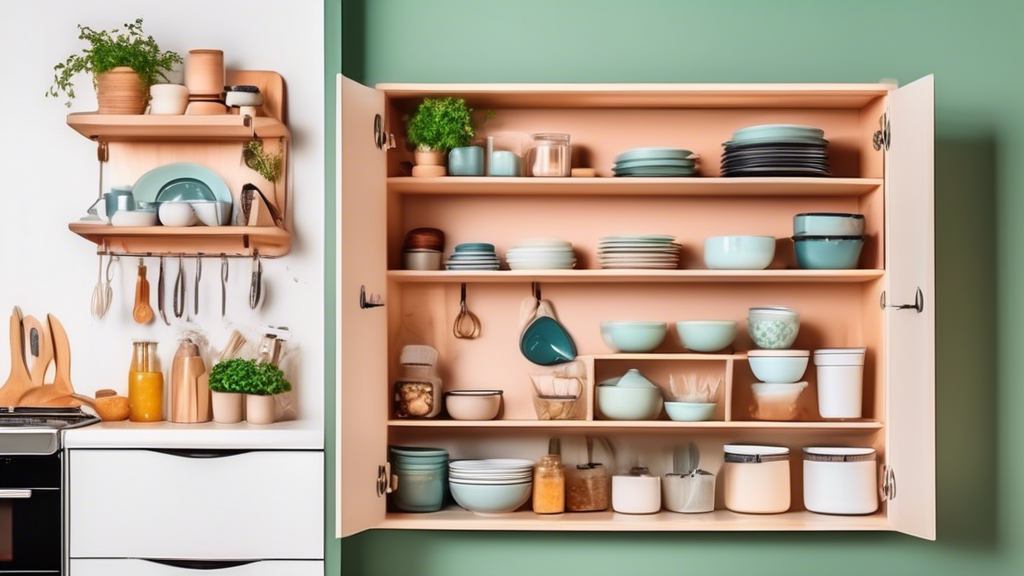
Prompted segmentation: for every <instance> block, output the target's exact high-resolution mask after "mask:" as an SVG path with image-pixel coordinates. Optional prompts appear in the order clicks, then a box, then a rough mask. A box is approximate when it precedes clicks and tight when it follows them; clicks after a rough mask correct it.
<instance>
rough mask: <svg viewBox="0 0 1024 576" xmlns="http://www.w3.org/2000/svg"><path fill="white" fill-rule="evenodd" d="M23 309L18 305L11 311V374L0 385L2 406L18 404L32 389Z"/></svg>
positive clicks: (0, 404)
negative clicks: (26, 361) (26, 363)
mask: <svg viewBox="0 0 1024 576" xmlns="http://www.w3.org/2000/svg"><path fill="white" fill-rule="evenodd" d="M22 325H23V324H22V320H21V309H20V308H18V307H17V306H15V307H14V311H13V312H11V325H10V333H11V339H10V341H11V374H10V376H8V377H7V382H6V383H4V385H3V386H2V387H0V406H17V405H18V404H19V401H20V400H21V397H22V396H24V395H25V393H27V392H29V391H30V390H32V378H31V376H30V375H29V373H28V367H27V366H26V365H25V351H24V350H23V349H22V343H23V342H24V341H25V334H24V331H23V329H22Z"/></svg>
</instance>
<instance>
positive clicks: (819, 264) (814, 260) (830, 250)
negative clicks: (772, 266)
mask: <svg viewBox="0 0 1024 576" xmlns="http://www.w3.org/2000/svg"><path fill="white" fill-rule="evenodd" d="M793 246H794V248H795V250H796V263H797V265H798V266H800V267H801V268H804V269H808V270H852V269H854V268H856V267H857V261H858V260H860V251H861V248H863V247H864V237H863V236H794V237H793Z"/></svg>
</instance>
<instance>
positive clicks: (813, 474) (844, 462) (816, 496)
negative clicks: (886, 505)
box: [804, 447, 878, 514]
mask: <svg viewBox="0 0 1024 576" xmlns="http://www.w3.org/2000/svg"><path fill="white" fill-rule="evenodd" d="M877 479H878V474H877V465H876V463H875V449H874V448H812V447H808V448H804V506H805V507H806V508H807V509H808V510H810V511H811V512H817V513H819V514H872V513H874V512H875V511H876V510H878V480H877Z"/></svg>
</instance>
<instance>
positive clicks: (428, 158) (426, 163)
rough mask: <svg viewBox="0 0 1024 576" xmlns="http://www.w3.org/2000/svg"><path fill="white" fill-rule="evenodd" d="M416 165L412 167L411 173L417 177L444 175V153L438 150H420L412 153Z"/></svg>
mask: <svg viewBox="0 0 1024 576" xmlns="http://www.w3.org/2000/svg"><path fill="white" fill-rule="evenodd" d="M413 156H414V157H415V159H416V165H415V166H413V167H412V175H413V176H415V177H417V178H437V177H438V176H444V175H445V174H447V171H446V170H445V168H444V160H445V157H446V155H445V153H444V152H441V151H440V150H420V149H419V148H417V149H416V152H414V153H413Z"/></svg>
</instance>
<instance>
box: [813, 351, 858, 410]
mask: <svg viewBox="0 0 1024 576" xmlns="http://www.w3.org/2000/svg"><path fill="white" fill-rule="evenodd" d="M866 351H867V348H824V349H821V350H815V351H814V365H815V366H816V368H817V373H818V413H820V414H821V417H822V418H860V417H861V416H862V415H863V412H862V408H861V401H862V398H863V392H864V356H865V352H866Z"/></svg>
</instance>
